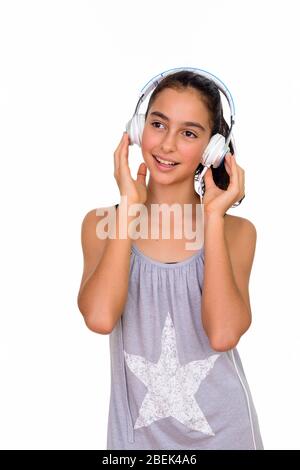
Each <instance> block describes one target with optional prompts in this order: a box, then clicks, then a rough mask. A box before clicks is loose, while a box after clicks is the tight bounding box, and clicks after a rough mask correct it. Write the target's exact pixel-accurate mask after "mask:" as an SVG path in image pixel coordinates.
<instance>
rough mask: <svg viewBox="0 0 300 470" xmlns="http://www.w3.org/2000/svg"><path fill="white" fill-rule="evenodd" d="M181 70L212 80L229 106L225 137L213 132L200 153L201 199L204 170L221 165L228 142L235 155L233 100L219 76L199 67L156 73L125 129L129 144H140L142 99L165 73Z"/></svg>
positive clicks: (142, 92) (143, 120)
mask: <svg viewBox="0 0 300 470" xmlns="http://www.w3.org/2000/svg"><path fill="white" fill-rule="evenodd" d="M181 70H182V71H184V70H188V71H192V72H195V73H197V74H198V75H200V76H203V77H205V78H208V79H209V80H212V81H213V82H214V83H215V84H216V86H217V87H218V89H219V90H220V91H221V92H222V93H223V94H224V96H225V97H226V99H227V102H228V104H229V108H230V126H229V132H228V136H227V138H226V139H225V137H224V136H223V135H221V134H218V133H217V134H214V135H213V136H212V137H211V139H210V141H209V143H208V145H207V147H206V148H205V150H204V152H203V155H202V159H201V163H202V165H203V166H204V169H203V170H202V172H201V174H200V176H199V190H198V193H199V194H200V197H201V200H202V189H201V180H202V179H203V176H204V174H205V173H206V171H207V170H208V168H209V167H210V166H213V168H218V167H219V166H220V165H221V163H222V161H223V159H224V157H225V155H226V153H227V152H228V150H229V142H231V143H232V146H233V149H234V154H235V155H236V148H235V142H234V137H233V134H232V128H233V124H234V122H235V107H234V102H233V99H232V96H231V93H230V91H229V90H228V88H227V87H226V86H225V84H224V83H223V82H222V81H221V80H220V79H219V78H217V77H216V76H215V75H212V74H211V73H209V72H206V71H205V70H201V69H198V68H194V67H177V68H174V69H169V70H165V71H164V72H162V73H160V74H158V75H156V76H155V77H153V78H152V79H151V80H149V82H147V83H146V85H145V86H144V87H143V88H142V90H141V92H140V97H139V100H138V103H137V105H136V108H135V111H134V114H133V117H132V118H131V119H130V120H129V121H128V123H127V124H126V131H127V132H128V135H129V139H130V144H129V145H133V144H137V145H138V146H141V142H142V134H143V130H144V125H145V114H138V110H139V107H140V105H141V104H142V102H143V101H144V99H145V98H146V97H147V96H148V94H149V93H150V92H151V91H152V90H154V89H155V88H156V86H157V85H158V84H159V82H160V81H161V80H162V79H163V78H164V77H165V76H166V75H169V74H171V73H174V72H178V71H181ZM232 207H235V205H233V206H232Z"/></svg>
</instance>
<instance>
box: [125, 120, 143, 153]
mask: <svg viewBox="0 0 300 470" xmlns="http://www.w3.org/2000/svg"><path fill="white" fill-rule="evenodd" d="M144 126H145V114H135V115H134V116H133V117H132V118H131V119H130V121H128V123H127V124H126V131H127V132H128V135H129V139H130V144H129V145H133V144H136V145H138V146H139V147H141V145H142V135H143V130H144Z"/></svg>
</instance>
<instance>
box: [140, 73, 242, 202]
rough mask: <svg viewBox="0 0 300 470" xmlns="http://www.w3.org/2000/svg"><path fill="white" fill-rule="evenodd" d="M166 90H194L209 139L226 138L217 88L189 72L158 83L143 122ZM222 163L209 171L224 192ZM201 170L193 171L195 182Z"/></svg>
mask: <svg viewBox="0 0 300 470" xmlns="http://www.w3.org/2000/svg"><path fill="white" fill-rule="evenodd" d="M166 88H173V89H175V90H184V89H186V88H193V89H194V90H196V91H197V92H198V93H199V96H200V98H201V99H202V101H203V102H204V104H205V105H206V107H207V109H208V112H209V114H210V121H211V135H210V137H211V136H212V135H214V134H216V133H219V134H221V135H223V136H224V137H225V138H226V137H227V136H228V133H229V126H228V124H227V122H226V121H225V119H224V116H223V107H222V101H221V96H220V91H219V88H218V87H217V85H216V84H215V83H214V82H213V81H212V80H209V79H208V78H206V77H204V76H202V75H199V74H198V73H195V72H192V71H189V70H181V71H179V72H175V73H172V74H169V75H167V76H166V77H164V78H163V79H162V80H161V81H160V82H159V84H158V85H157V86H156V88H155V89H154V91H153V92H152V94H151V96H150V99H149V102H148V106H147V111H146V113H145V120H146V119H147V115H148V112H149V109H150V107H151V106H152V104H153V102H154V100H155V98H156V97H157V95H158V94H159V93H160V92H162V91H163V90H164V89H166ZM229 149H230V152H231V153H234V149H233V146H232V143H231V142H230V143H229ZM224 163H225V159H223V161H222V163H221V165H220V166H219V167H218V168H213V167H211V170H212V176H213V179H214V182H215V184H216V185H217V186H218V187H219V188H220V189H224V190H225V189H227V188H228V185H229V175H228V173H227V171H226V169H225V165H224ZM203 168H204V166H203V165H202V163H199V165H198V167H197V168H196V170H195V180H199V174H200V173H201V171H202V170H203ZM202 190H203V192H204V191H205V184H204V181H202ZM239 202H240V201H239Z"/></svg>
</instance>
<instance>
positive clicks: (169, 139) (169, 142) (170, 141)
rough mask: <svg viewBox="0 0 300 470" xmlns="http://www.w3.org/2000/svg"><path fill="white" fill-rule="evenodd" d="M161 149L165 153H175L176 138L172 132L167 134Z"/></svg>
mask: <svg viewBox="0 0 300 470" xmlns="http://www.w3.org/2000/svg"><path fill="white" fill-rule="evenodd" d="M160 147H161V150H162V152H163V153H169V152H174V151H175V150H176V144H175V137H174V136H172V134H171V133H170V132H166V134H165V136H164V138H163V139H162V142H161V144H160Z"/></svg>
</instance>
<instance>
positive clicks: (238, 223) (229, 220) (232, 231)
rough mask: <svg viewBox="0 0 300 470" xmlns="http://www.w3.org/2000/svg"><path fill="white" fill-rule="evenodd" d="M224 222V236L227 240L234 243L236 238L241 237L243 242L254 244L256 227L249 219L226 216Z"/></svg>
mask: <svg viewBox="0 0 300 470" xmlns="http://www.w3.org/2000/svg"><path fill="white" fill-rule="evenodd" d="M224 220H225V234H226V237H227V238H228V240H232V241H233V240H234V241H236V239H237V238H240V237H243V239H244V240H245V242H248V243H256V238H257V231H256V227H255V225H254V224H253V222H251V221H250V220H249V219H246V218H245V217H238V216H236V215H230V214H226V216H225V219H224Z"/></svg>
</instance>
